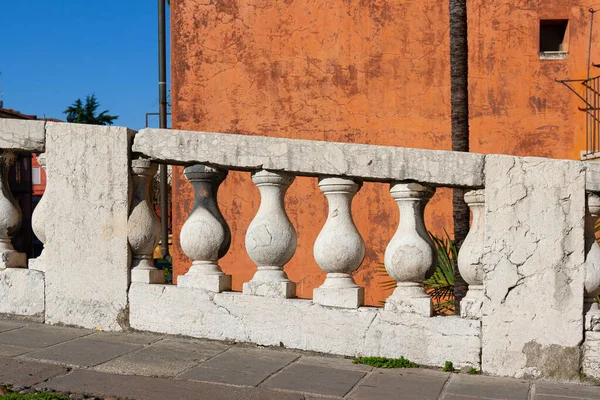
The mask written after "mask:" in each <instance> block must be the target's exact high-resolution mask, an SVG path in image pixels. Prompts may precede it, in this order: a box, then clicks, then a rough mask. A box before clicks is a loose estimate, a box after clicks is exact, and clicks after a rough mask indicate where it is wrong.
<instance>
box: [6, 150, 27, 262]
mask: <svg viewBox="0 0 600 400" xmlns="http://www.w3.org/2000/svg"><path fill="white" fill-rule="evenodd" d="M14 161H15V154H14V153H13V152H10V151H4V152H2V153H1V154H0V269H4V268H26V267H27V255H26V254H25V253H19V252H18V251H16V250H15V248H14V247H13V245H12V243H11V239H12V237H13V236H14V235H15V233H17V231H18V230H19V228H20V227H21V220H22V213H21V207H20V206H19V203H17V201H16V200H15V198H14V196H13V194H12V192H11V191H10V187H9V185H8V169H9V167H10V166H11V165H12V164H13V163H14Z"/></svg>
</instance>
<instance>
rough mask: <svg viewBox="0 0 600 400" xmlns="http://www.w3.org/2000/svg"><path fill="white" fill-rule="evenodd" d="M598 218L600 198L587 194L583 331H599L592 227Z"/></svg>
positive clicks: (599, 277) (599, 265)
mask: <svg viewBox="0 0 600 400" xmlns="http://www.w3.org/2000/svg"><path fill="white" fill-rule="evenodd" d="M598 217H600V196H599V195H598V194H595V193H588V196H587V212H586V218H585V249H586V257H585V282H584V289H585V291H584V293H585V298H584V312H585V329H586V330H588V331H600V309H599V308H598V303H597V302H596V297H597V296H598V295H600V246H599V245H598V241H597V240H596V234H595V232H594V227H595V225H596V222H597V221H598Z"/></svg>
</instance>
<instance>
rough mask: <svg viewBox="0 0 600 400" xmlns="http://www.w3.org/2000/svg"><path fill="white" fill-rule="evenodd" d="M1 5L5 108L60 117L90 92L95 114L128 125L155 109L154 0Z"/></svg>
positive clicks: (0, 0) (43, 0) (34, 0)
mask: <svg viewBox="0 0 600 400" xmlns="http://www.w3.org/2000/svg"><path fill="white" fill-rule="evenodd" d="M0 4H1V7H0V37H1V38H2V39H1V43H2V44H1V45H0V73H2V86H1V88H0V90H1V91H2V92H3V93H4V107H7V108H13V109H16V110H18V111H20V112H22V113H25V114H36V115H38V116H39V117H41V116H43V115H46V116H47V117H52V118H59V119H62V120H64V119H65V116H64V114H63V113H62V111H63V110H64V109H65V108H66V107H68V106H69V105H70V104H71V103H72V102H73V101H74V100H75V99H77V98H82V100H83V99H84V98H85V96H86V95H88V94H92V93H95V94H96V97H97V98H98V100H99V101H100V105H101V110H100V111H102V110H105V109H108V110H109V111H110V113H111V114H113V115H114V114H116V115H119V119H118V120H116V121H115V125H124V126H128V127H130V128H133V129H139V128H142V127H143V126H144V124H145V121H144V115H145V113H146V112H153V111H158V83H157V82H158V61H157V60H158V52H157V40H158V39H157V37H158V33H157V18H158V16H157V15H158V2H157V1H156V0H153V1H149V0H121V1H114V0H113V1H99V0H63V1H61V0H56V1H49V0H19V1H9V0H0ZM168 12H169V11H168V6H167V15H168ZM167 29H168V26H167ZM167 36H168V30H167ZM167 54H168V53H167ZM169 80H170V79H169ZM168 85H170V82H169V83H168ZM168 87H170V86H168ZM157 123H158V119H157V118H154V119H153V120H151V124H152V125H153V126H156V125H157Z"/></svg>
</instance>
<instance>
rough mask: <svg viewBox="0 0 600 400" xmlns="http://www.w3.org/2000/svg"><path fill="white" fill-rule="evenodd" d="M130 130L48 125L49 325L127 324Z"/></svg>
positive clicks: (112, 327)
mask: <svg viewBox="0 0 600 400" xmlns="http://www.w3.org/2000/svg"><path fill="white" fill-rule="evenodd" d="M131 135H132V131H130V130H128V129H126V128H121V127H104V126H92V125H79V124H62V123H48V125H47V146H46V157H47V165H48V180H49V181H50V182H51V183H52V184H51V185H49V191H48V192H47V193H45V195H44V196H45V197H46V202H47V207H48V209H49V210H52V213H51V215H50V216H49V217H48V218H47V221H46V226H45V228H46V232H45V234H46V244H45V250H44V258H45V263H46V304H47V308H46V322H48V323H63V324H70V325H77V326H82V327H86V328H100V329H103V330H120V329H121V328H122V327H123V326H124V325H126V321H127V287H128V284H129V271H128V266H129V258H130V252H129V245H128V243H127V219H128V210H129V200H128V187H129V179H130V178H129V176H130V175H129V155H128V143H129V140H130V137H131Z"/></svg>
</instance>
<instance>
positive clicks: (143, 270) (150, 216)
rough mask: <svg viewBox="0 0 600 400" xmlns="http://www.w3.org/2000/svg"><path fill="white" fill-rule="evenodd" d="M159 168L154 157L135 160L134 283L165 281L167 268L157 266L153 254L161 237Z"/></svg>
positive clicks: (131, 221)
mask: <svg viewBox="0 0 600 400" xmlns="http://www.w3.org/2000/svg"><path fill="white" fill-rule="evenodd" d="M157 167H158V166H157V165H156V164H154V163H152V162H150V160H144V159H137V160H133V161H132V162H131V174H132V178H133V195H132V199H131V211H130V213H129V219H128V221H127V240H128V241H129V246H131V252H132V261H131V281H132V282H139V283H164V282H165V275H164V273H163V271H161V270H159V269H158V268H156V267H154V259H153V257H152V255H153V252H154V249H155V248H156V245H157V244H158V241H159V238H160V219H159V218H158V216H157V215H156V212H155V211H154V207H153V198H154V190H153V187H152V181H153V179H154V175H155V174H156V170H157Z"/></svg>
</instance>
